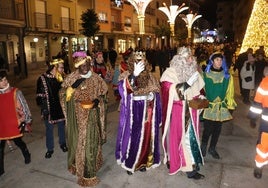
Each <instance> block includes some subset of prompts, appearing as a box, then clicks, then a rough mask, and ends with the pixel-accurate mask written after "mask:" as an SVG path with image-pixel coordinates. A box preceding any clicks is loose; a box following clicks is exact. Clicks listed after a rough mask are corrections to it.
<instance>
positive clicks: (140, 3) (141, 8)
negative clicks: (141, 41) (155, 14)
mask: <svg viewBox="0 0 268 188" xmlns="http://www.w3.org/2000/svg"><path fill="white" fill-rule="evenodd" d="M151 1H152V0H128V2H130V3H131V4H132V5H133V6H134V8H135V9H136V11H137V13H138V21H139V34H141V35H142V34H144V33H145V29H144V19H145V10H146V7H147V6H148V5H149V3H150V2H151Z"/></svg>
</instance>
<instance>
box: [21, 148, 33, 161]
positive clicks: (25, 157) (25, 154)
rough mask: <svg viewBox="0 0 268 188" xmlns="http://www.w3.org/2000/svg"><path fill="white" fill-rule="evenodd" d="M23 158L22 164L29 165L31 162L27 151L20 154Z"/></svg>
mask: <svg viewBox="0 0 268 188" xmlns="http://www.w3.org/2000/svg"><path fill="white" fill-rule="evenodd" d="M22 154H23V156H24V163H25V164H29V163H30V162H31V154H30V152H29V150H28V149H25V150H24V151H23V152H22Z"/></svg>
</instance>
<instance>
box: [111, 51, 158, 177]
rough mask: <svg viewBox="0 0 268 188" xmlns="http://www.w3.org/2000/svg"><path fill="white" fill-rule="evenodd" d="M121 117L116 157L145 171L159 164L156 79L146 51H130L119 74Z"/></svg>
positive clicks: (130, 169)
mask: <svg viewBox="0 0 268 188" xmlns="http://www.w3.org/2000/svg"><path fill="white" fill-rule="evenodd" d="M119 93H120V96H121V101H120V119H119V125H118V132H117V140H116V149H115V157H116V160H117V164H118V165H121V167H122V168H123V169H125V170H126V171H127V174H128V175H131V174H133V173H134V172H135V171H141V172H145V171H146V170H148V169H151V168H156V167H158V166H159V165H160V164H161V161H160V144H159V126H160V125H161V101H160V85H159V81H157V79H156V78H155V77H154V76H153V75H152V73H151V68H150V65H149V63H148V62H147V61H146V59H145V53H143V52H132V54H131V56H130V57H129V59H128V69H127V70H126V71H125V72H123V73H122V74H120V76H119Z"/></svg>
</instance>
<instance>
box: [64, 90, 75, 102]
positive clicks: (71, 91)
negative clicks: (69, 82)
mask: <svg viewBox="0 0 268 188" xmlns="http://www.w3.org/2000/svg"><path fill="white" fill-rule="evenodd" d="M73 93H74V88H72V87H68V88H67V89H66V102H68V101H69V100H71V97H72V95H73Z"/></svg>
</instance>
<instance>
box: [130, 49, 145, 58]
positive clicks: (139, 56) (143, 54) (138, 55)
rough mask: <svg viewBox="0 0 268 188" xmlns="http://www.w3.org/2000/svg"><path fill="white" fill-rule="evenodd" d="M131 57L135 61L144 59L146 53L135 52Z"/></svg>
mask: <svg viewBox="0 0 268 188" xmlns="http://www.w3.org/2000/svg"><path fill="white" fill-rule="evenodd" d="M133 57H134V59H136V60H141V59H145V58H146V53H145V52H142V51H136V52H133Z"/></svg>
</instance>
